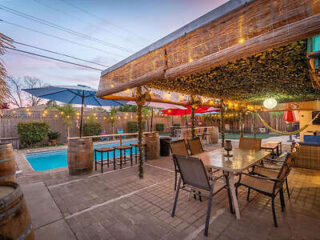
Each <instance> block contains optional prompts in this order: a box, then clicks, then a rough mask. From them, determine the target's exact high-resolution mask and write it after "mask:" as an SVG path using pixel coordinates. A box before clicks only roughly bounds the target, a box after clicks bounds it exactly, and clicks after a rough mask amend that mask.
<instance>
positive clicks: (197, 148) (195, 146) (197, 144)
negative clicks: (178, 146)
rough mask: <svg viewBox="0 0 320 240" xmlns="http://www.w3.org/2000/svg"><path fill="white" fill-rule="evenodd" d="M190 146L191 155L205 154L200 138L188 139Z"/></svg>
mask: <svg viewBox="0 0 320 240" xmlns="http://www.w3.org/2000/svg"><path fill="white" fill-rule="evenodd" d="M188 146H189V149H190V152H191V155H195V154H198V153H202V152H204V150H203V147H202V144H201V140H200V137H195V138H193V139H188Z"/></svg>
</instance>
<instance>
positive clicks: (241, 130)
mask: <svg viewBox="0 0 320 240" xmlns="http://www.w3.org/2000/svg"><path fill="white" fill-rule="evenodd" d="M243 113H244V112H243V111H242V110H240V137H243V132H244V129H243V120H244V119H243V115H244V114H243Z"/></svg>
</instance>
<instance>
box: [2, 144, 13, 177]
mask: <svg viewBox="0 0 320 240" xmlns="http://www.w3.org/2000/svg"><path fill="white" fill-rule="evenodd" d="M14 181H16V161H15V154H14V151H13V148H12V144H11V143H0V182H14Z"/></svg>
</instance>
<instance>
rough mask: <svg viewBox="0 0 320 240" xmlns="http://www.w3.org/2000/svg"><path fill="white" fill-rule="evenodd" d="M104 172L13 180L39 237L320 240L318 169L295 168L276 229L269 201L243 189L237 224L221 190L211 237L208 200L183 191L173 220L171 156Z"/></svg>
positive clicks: (66, 173) (216, 200) (43, 175)
mask: <svg viewBox="0 0 320 240" xmlns="http://www.w3.org/2000/svg"><path fill="white" fill-rule="evenodd" d="M144 171H145V177H144V179H142V180H140V179H139V178H138V176H137V172H138V168H137V165H135V166H133V167H130V166H129V167H126V168H124V169H121V170H115V171H114V170H111V168H110V169H107V168H106V172H105V173H103V174H102V173H100V172H93V173H92V174H90V175H86V176H80V177H79V176H78V177H71V176H69V175H68V172H67V171H61V172H57V173H48V174H42V175H25V176H21V177H19V178H18V182H19V183H20V184H21V185H22V188H23V191H24V194H25V198H26V201H27V204H28V207H29V211H30V214H31V218H32V222H33V227H34V229H35V235H36V239H46V240H47V239H48V240H50V239H61V240H63V239H71V240H72V239H79V240H82V239H91V240H94V239H259V240H263V239H308V240H309V239H320V234H319V229H320V201H319V200H320V171H316V170H306V169H298V168H296V169H294V170H293V171H292V172H291V174H290V176H289V186H290V190H291V192H292V196H291V199H288V197H287V195H285V201H286V210H285V212H281V209H280V200H279V199H278V198H277V199H276V212H277V218H278V224H279V227H278V228H275V227H274V226H273V222H272V212H271V201H270V198H267V197H265V196H263V195H261V194H257V193H253V194H251V199H250V201H249V202H248V201H247V200H246V190H245V189H244V188H240V191H239V204H240V211H241V219H240V220H236V218H235V216H234V215H232V214H231V213H230V211H229V208H228V201H227V193H226V191H225V190H223V191H221V192H220V193H218V194H217V195H216V196H215V197H214V199H213V208H212V212H211V224H210V228H209V237H208V238H205V237H204V236H203V229H204V222H205V214H206V209H207V200H206V199H204V200H203V201H202V202H200V201H199V200H194V199H193V198H190V199H189V198H188V193H187V192H184V191H182V192H181V194H180V197H179V202H178V207H177V211H176V216H175V217H174V218H172V217H171V215H170V213H171V209H172V204H173V199H174V194H175V192H174V190H173V186H174V172H173V164H172V161H171V159H170V158H169V157H164V158H160V159H157V160H151V161H148V162H146V163H145V165H144Z"/></svg>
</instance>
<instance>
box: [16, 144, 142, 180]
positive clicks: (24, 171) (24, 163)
mask: <svg viewBox="0 0 320 240" xmlns="http://www.w3.org/2000/svg"><path fill="white" fill-rule="evenodd" d="M134 140H137V138H129V139H123V140H122V142H123V143H125V142H128V141H134ZM113 143H119V140H114V141H98V142H94V143H93V145H94V146H96V145H104V144H113ZM67 148H68V145H67V144H66V145H63V146H50V147H42V148H32V149H21V150H15V153H16V163H17V166H18V170H20V171H21V172H20V173H19V174H17V177H19V176H26V175H45V174H49V173H57V172H63V171H68V166H66V167H61V168H55V169H51V170H45V171H35V170H34V169H33V168H32V166H31V164H30V163H29V161H28V160H27V158H26V156H25V155H26V154H33V153H42V152H54V151H60V150H66V149H67Z"/></svg>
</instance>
